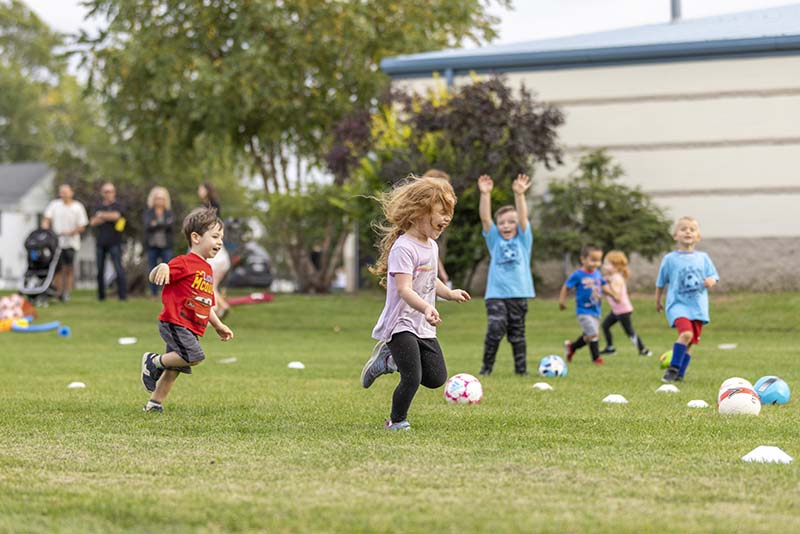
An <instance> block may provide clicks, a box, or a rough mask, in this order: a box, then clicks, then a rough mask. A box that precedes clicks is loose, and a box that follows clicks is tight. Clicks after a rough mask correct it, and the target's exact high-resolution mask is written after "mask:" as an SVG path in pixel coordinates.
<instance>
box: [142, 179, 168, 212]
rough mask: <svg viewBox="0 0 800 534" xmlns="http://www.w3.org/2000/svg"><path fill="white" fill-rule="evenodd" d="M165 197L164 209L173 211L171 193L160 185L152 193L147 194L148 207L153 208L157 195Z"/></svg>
mask: <svg viewBox="0 0 800 534" xmlns="http://www.w3.org/2000/svg"><path fill="white" fill-rule="evenodd" d="M159 194H161V195H164V207H165V208H166V209H168V210H169V209H172V199H171V198H170V196H169V191H167V188H166V187H161V186H160V185H157V186H155V187H154V188H152V189H151V190H150V193H148V194H147V207H148V208H152V207H153V204H154V203H155V200H156V196H157V195H159Z"/></svg>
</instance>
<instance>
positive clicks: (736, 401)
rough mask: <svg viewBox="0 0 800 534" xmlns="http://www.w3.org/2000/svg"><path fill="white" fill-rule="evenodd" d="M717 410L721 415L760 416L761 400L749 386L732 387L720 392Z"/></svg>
mask: <svg viewBox="0 0 800 534" xmlns="http://www.w3.org/2000/svg"><path fill="white" fill-rule="evenodd" d="M717 410H718V411H719V413H720V414H721V415H758V414H759V413H761V399H760V398H759V396H758V393H756V392H755V391H753V389H752V388H748V387H747V386H743V385H742V386H731V387H729V388H728V389H726V390H725V391H722V392H720V394H719V401H718V402H717Z"/></svg>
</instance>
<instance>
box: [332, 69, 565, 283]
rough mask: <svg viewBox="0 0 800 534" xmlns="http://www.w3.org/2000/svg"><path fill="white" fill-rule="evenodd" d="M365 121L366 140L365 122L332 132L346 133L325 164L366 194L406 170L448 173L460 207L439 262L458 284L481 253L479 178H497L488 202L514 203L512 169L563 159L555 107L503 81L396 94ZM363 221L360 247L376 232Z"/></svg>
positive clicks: (526, 169)
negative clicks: (357, 182) (355, 180)
mask: <svg viewBox="0 0 800 534" xmlns="http://www.w3.org/2000/svg"><path fill="white" fill-rule="evenodd" d="M354 118H355V117H350V118H348V119H347V120H348V121H353V120H354ZM369 120H370V122H369V123H368V124H369V127H368V128H367V129H366V131H367V132H369V140H368V141H365V139H364V128H363V127H355V126H352V125H350V126H349V127H348V128H346V129H338V130H337V132H339V133H341V134H345V133H346V134H347V135H344V136H342V137H341V138H340V139H339V140H338V142H337V143H335V144H334V148H335V150H333V151H331V153H330V154H329V162H328V166H329V168H331V169H335V170H336V172H338V173H343V174H346V173H348V172H355V169H356V168H358V169H359V171H358V172H360V173H361V174H362V175H363V176H364V180H365V182H366V184H365V194H367V195H368V194H370V192H372V193H373V194H374V191H380V190H383V189H385V188H386V187H387V186H388V185H391V184H394V183H395V182H397V181H398V180H400V179H402V178H404V177H406V176H407V175H408V174H409V173H414V174H418V175H419V174H422V173H424V172H425V171H426V170H427V169H429V168H438V169H442V170H444V171H446V172H447V173H448V174H449V175H450V177H451V181H452V184H453V188H454V189H455V192H456V194H457V195H458V204H457V205H456V212H455V216H454V219H453V223H452V224H451V225H450V227H449V228H448V230H447V232H446V234H445V235H446V236H447V241H446V243H444V246H443V247H442V248H443V250H445V249H446V255H445V266H446V267H447V270H448V272H450V273H455V274H456V275H457V276H458V279H459V280H461V281H460V282H459V284H464V285H466V284H468V282H469V281H470V280H471V278H472V272H473V270H474V268H475V266H476V265H477V263H478V262H479V261H480V260H481V259H483V258H484V257H485V256H486V254H487V251H486V246H485V244H484V241H483V238H482V236H481V224H480V217H479V215H478V195H477V193H476V181H477V178H478V176H480V175H481V174H490V175H491V176H492V177H493V178H494V179H495V183H496V184H497V187H495V189H494V191H493V192H492V199H493V205H495V206H499V205H501V204H506V203H510V202H512V194H511V182H512V181H513V179H514V178H515V177H516V176H517V174H519V173H526V174H531V175H532V174H533V169H534V165H535V164H536V163H537V162H538V163H541V164H542V165H544V166H545V167H547V168H551V167H552V166H553V165H554V164H557V163H561V150H560V148H559V147H558V144H557V135H556V129H557V128H558V127H559V126H560V125H561V124H562V123H563V122H564V118H563V115H562V114H561V112H560V111H559V110H558V109H557V108H556V107H554V106H551V105H547V104H543V103H540V102H537V101H536V100H535V98H534V96H533V94H532V93H531V92H530V91H529V90H528V89H526V88H525V87H524V86H522V87H520V88H519V89H518V90H516V91H515V90H514V89H513V88H512V87H510V86H509V85H507V83H506V82H505V80H504V79H502V78H497V77H493V78H489V79H486V80H480V79H476V80H475V81H474V82H473V83H471V84H468V85H465V86H462V87H459V88H457V89H454V90H448V89H447V88H445V87H444V86H443V85H441V84H440V85H438V86H437V87H436V88H434V89H432V90H429V91H428V92H426V93H425V94H422V95H420V94H414V93H411V94H409V93H402V92H398V93H395V94H393V95H392V97H391V99H390V101H389V102H387V103H386V104H385V105H383V106H382V107H381V109H380V110H379V111H378V112H377V113H374V114H373V115H372V116H371V117H370V118H369ZM359 156H360V158H359ZM355 162H358V167H356V166H355ZM373 204H374V203H373ZM376 210H377V208H376V207H373V211H371V212H367V213H368V215H367V216H368V218H374V217H377V216H378V215H379V214H378V213H377V211H376ZM364 223H365V224H362V225H361V227H362V228H365V231H364V233H363V234H362V236H361V237H362V240H363V244H364V246H363V247H362V248H364V249H369V248H370V244H371V243H372V241H373V240H374V236H373V235H372V234H371V233H370V231H369V225H368V224H366V221H364Z"/></svg>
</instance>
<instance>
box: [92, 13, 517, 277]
mask: <svg viewBox="0 0 800 534" xmlns="http://www.w3.org/2000/svg"><path fill="white" fill-rule="evenodd" d="M497 3H498V4H500V5H503V6H508V5H509V1H508V0H497ZM486 4H487V2H485V1H483V0H406V1H404V2H397V1H396V0H375V1H372V2H359V1H346V2H345V1H320V0H284V1H281V2H277V1H261V2H253V1H251V0H225V1H223V0H206V1H200V0H189V1H185V0H184V1H177V0H91V1H89V2H88V5H89V6H90V8H91V12H90V13H91V14H102V15H103V16H104V17H105V18H106V19H107V20H108V21H109V26H108V28H107V29H106V30H104V31H103V32H102V33H101V34H100V36H99V37H97V38H94V39H93V38H90V37H88V36H84V38H83V39H82V42H83V43H85V44H87V45H89V47H90V49H91V53H90V56H89V61H90V63H91V64H92V65H93V72H94V73H95V78H94V79H93V84H94V86H95V87H96V88H97V89H98V90H99V92H100V94H101V95H102V96H103V98H104V100H105V102H106V104H107V105H106V110H107V113H108V115H109V118H110V120H111V121H113V122H115V123H117V124H119V125H120V128H121V131H122V132H124V133H125V135H126V136H127V138H126V139H127V140H129V141H131V142H137V143H138V142H146V143H147V144H146V145H145V146H147V147H148V151H151V150H156V153H158V151H161V150H164V147H166V146H169V147H170V149H171V150H174V151H175V152H178V153H180V152H188V151H190V150H191V149H192V147H193V146H194V142H195V140H196V139H197V138H198V137H203V136H205V137H206V138H209V139H219V140H220V141H221V143H224V144H229V146H231V147H233V149H234V150H235V151H236V154H238V155H239V156H241V158H242V161H244V162H247V163H248V166H249V168H250V170H251V171H252V172H253V173H254V174H256V175H257V176H259V177H260V178H261V184H262V189H263V193H264V198H265V199H266V201H267V203H268V204H269V206H270V211H271V213H270V214H269V216H268V218H267V223H268V225H269V224H273V225H274V224H276V223H277V222H278V221H281V220H282V219H283V218H285V217H294V216H297V212H296V210H293V209H288V211H287V212H286V213H278V212H274V210H280V209H283V207H284V206H293V205H296V204H297V203H298V202H304V201H305V202H307V203H308V204H310V205H316V206H318V205H320V199H317V198H313V197H308V198H306V197H307V196H308V195H312V196H313V195H316V194H320V193H321V192H322V191H325V190H324V188H316V187H311V186H310V185H309V184H310V183H311V182H313V181H315V180H317V179H318V178H319V177H318V176H315V172H317V171H319V169H320V168H321V167H322V158H323V156H324V154H325V152H326V151H327V150H328V148H329V145H330V139H331V132H332V129H333V125H334V124H335V123H336V122H337V121H338V120H339V119H340V118H342V117H343V116H345V115H346V114H348V113H350V112H351V111H352V110H354V109H362V110H365V109H369V108H370V107H372V106H374V104H375V99H376V97H377V96H378V95H379V94H380V93H381V92H382V91H383V90H384V89H385V87H386V86H387V84H388V80H387V78H386V76H385V75H383V74H382V73H381V72H380V69H379V63H380V60H381V59H383V58H384V57H387V56H390V55H397V54H403V53H412V52H420V51H425V50H431V49H437V48H442V47H445V46H457V45H459V44H460V43H461V42H462V41H464V40H465V39H470V40H473V41H476V42H478V41H481V40H488V39H491V38H492V37H494V36H495V31H494V29H493V28H494V25H495V24H496V23H497V19H495V18H494V17H491V16H489V15H488V14H487V13H486ZM154 143H157V144H158V146H153V144H154ZM150 156H152V154H150ZM137 157H145V158H146V157H148V156H147V155H140V156H137ZM151 159H152V157H151ZM345 179H346V178H343V177H337V178H335V179H334V181H333V184H334V185H335V186H337V187H340V186H342V185H343V183H344V180H345ZM326 194H327V193H326ZM324 212H325V213H329V214H330V218H325V219H324V220H320V221H318V222H319V224H320V225H321V227H320V228H319V230H320V231H321V232H322V239H321V241H319V242H321V243H323V244H327V246H329V247H330V249H329V250H328V251H327V252H326V253H325V254H323V256H324V257H325V258H326V259H328V260H329V261H336V255H335V254H334V252H335V251H336V250H337V249H338V248H341V245H342V244H343V242H344V237H345V226H346V225H345V226H343V225H342V221H341V218H342V216H344V215H345V214H343V213H337V212H336V210H324ZM294 223H295V224H289V225H287V226H286V227H285V233H281V234H279V235H276V236H274V237H275V239H277V240H278V241H279V242H280V244H281V246H282V248H283V249H284V251H285V253H286V254H285V255H286V257H287V258H288V259H289V260H290V266H291V267H292V269H293V271H294V272H295V275H296V277H297V279H298V281H299V282H300V289H301V290H316V291H325V290H327V287H328V286H329V283H330V280H329V279H328V277H327V273H332V269H331V268H330V266H329V265H323V266H321V268H320V269H316V268H315V267H314V266H313V264H311V262H307V261H304V260H303V259H302V258H304V255H307V254H308V251H309V250H310V248H311V246H312V244H313V243H312V241H311V240H315V241H316V240H317V237H318V236H313V237H312V236H309V235H305V233H304V232H303V229H304V228H305V227H306V225H304V224H303V223H302V221H294ZM268 230H269V228H268ZM301 271H305V272H301Z"/></svg>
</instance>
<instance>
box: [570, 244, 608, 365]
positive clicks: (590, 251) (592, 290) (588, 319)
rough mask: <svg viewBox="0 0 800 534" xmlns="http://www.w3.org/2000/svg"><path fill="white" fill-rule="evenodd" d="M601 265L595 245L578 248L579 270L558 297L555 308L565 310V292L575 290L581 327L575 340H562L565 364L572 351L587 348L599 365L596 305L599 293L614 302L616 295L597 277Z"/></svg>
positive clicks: (597, 306)
mask: <svg viewBox="0 0 800 534" xmlns="http://www.w3.org/2000/svg"><path fill="white" fill-rule="evenodd" d="M602 262H603V250H602V249H601V248H600V247H597V246H595V245H584V246H583V248H582V249H581V268H580V269H578V270H577V271H575V272H574V273H572V274H571V275H570V276H569V278H567V281H566V282H564V285H563V286H561V294H560V295H559V298H558V306H559V308H561V309H562V310H565V309H566V308H567V292H568V291H569V290H570V289H572V288H575V314H576V315H577V317H578V323H579V324H580V325H581V329H582V333H581V335H579V336H578V338H577V339H576V340H575V341H570V340H566V341H564V356H565V357H566V358H567V361H568V362H571V361H572V357H573V356H574V355H575V351H576V350H578V349H579V348H581V347H583V346H585V345H589V350H590V351H591V353H592V362H593V363H595V364H597V365H602V364H603V363H604V362H603V358H601V357H600V346H599V343H598V339H599V332H600V303H601V302H602V297H603V291H605V292H606V293H608V294H609V295H610V296H611V298H612V299H614V300H616V299H617V295H616V294H615V293H614V290H613V289H611V286H610V285H608V282H607V281H606V279H605V278H603V276H602V275H601V274H600V269H599V267H600V264H601V263H602Z"/></svg>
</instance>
